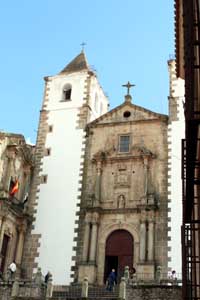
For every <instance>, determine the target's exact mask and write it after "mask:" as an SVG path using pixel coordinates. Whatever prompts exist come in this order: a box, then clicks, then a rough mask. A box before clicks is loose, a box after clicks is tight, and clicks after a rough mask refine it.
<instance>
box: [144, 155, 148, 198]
mask: <svg viewBox="0 0 200 300" xmlns="http://www.w3.org/2000/svg"><path fill="white" fill-rule="evenodd" d="M147 194H148V158H144V196H145V197H147Z"/></svg>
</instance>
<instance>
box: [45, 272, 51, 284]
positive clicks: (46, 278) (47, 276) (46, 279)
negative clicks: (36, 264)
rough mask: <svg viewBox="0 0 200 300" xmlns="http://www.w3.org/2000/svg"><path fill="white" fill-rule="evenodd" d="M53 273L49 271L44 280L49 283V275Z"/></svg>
mask: <svg viewBox="0 0 200 300" xmlns="http://www.w3.org/2000/svg"><path fill="white" fill-rule="evenodd" d="M50 275H51V273H50V272H49V271H48V272H47V274H46V275H45V277H44V282H45V283H46V284H47V283H48V280H49V277H50Z"/></svg>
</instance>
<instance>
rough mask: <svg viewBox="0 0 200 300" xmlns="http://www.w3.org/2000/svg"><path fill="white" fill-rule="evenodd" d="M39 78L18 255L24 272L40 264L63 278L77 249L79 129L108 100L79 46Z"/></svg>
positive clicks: (81, 134)
mask: <svg viewBox="0 0 200 300" xmlns="http://www.w3.org/2000/svg"><path fill="white" fill-rule="evenodd" d="M44 79H45V91H44V99H43V104H42V109H41V113H40V121H39V128H38V136H37V143H36V159H35V173H34V178H33V184H32V190H31V195H30V206H29V211H30V213H32V214H33V215H34V222H33V226H32V228H31V229H30V230H29V236H28V238H27V241H26V247H25V250H24V259H23V261H24V267H25V269H26V270H27V273H28V274H32V273H33V272H34V270H35V269H36V268H37V267H41V269H42V273H43V274H45V273H46V272H47V271H48V270H49V271H50V272H51V273H52V274H53V278H54V284H66V283H69V282H70V275H71V274H70V273H71V271H70V269H71V261H72V259H73V255H74V253H75V251H76V244H75V242H76V235H75V234H74V232H75V233H76V232H77V229H76V227H75V223H76V218H77V217H76V216H78V214H79V212H78V208H79V201H80V200H79V199H80V194H81V186H82V166H83V160H84V152H85V131H84V129H85V126H86V124H87V123H88V122H91V121H92V120H94V119H96V118H97V117H99V116H100V115H102V114H104V113H106V112H107V108H108V100H107V98H106V96H105V94H104V92H103V90H102V88H101V86H100V84H99V82H98V79H97V76H96V74H95V73H94V72H93V71H92V70H91V68H90V67H89V65H88V63H87V59H86V56H85V53H84V51H82V52H81V53H80V54H79V55H78V56H76V57H75V58H74V59H73V60H72V61H71V62H70V63H69V64H68V65H67V66H66V67H65V68H64V69H63V70H62V71H61V72H60V73H59V74H57V75H55V76H48V77H45V78H44ZM30 249H31V250H30ZM71 277H72V275H71Z"/></svg>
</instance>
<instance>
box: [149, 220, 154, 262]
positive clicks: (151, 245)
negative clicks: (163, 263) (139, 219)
mask: <svg viewBox="0 0 200 300" xmlns="http://www.w3.org/2000/svg"><path fill="white" fill-rule="evenodd" d="M153 260H154V222H153V221H150V222H149V231H148V261H153Z"/></svg>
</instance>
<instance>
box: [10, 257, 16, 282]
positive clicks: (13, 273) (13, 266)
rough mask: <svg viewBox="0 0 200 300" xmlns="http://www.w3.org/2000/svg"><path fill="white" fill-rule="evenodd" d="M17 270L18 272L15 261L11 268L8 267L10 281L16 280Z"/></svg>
mask: <svg viewBox="0 0 200 300" xmlns="http://www.w3.org/2000/svg"><path fill="white" fill-rule="evenodd" d="M16 270H17V266H16V263H15V261H13V262H12V263H11V264H10V265H9V267H8V271H9V279H10V280H13V279H14V277H15V272H16Z"/></svg>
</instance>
